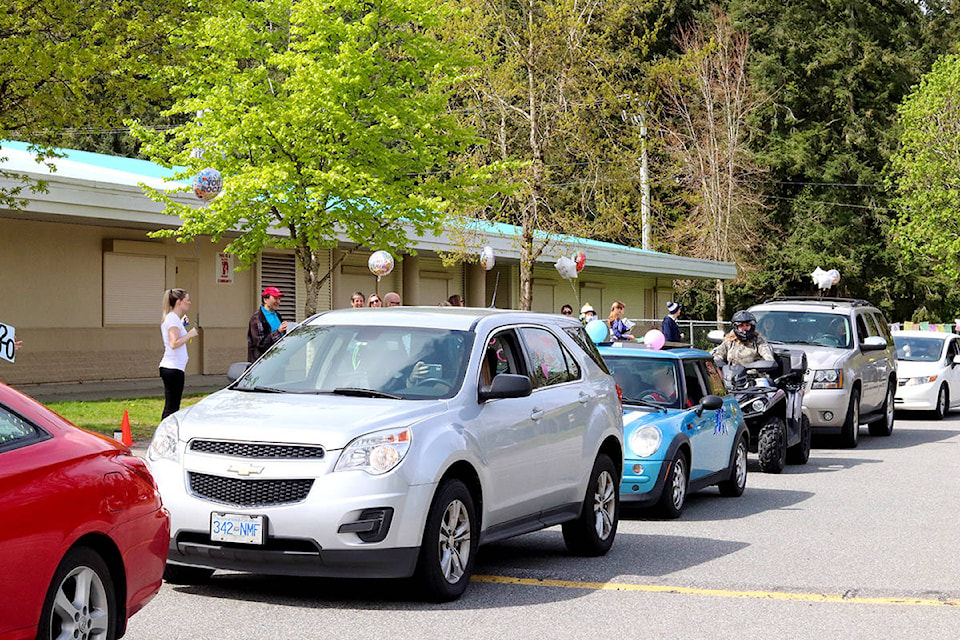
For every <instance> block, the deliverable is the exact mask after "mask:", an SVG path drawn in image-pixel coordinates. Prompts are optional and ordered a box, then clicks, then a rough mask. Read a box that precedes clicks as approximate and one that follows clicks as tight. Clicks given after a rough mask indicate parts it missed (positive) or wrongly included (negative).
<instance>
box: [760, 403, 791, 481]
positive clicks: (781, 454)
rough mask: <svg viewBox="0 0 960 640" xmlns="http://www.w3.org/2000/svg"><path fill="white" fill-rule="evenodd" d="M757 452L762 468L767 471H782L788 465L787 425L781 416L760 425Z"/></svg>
mask: <svg viewBox="0 0 960 640" xmlns="http://www.w3.org/2000/svg"><path fill="white" fill-rule="evenodd" d="M757 454H758V455H759V456H760V470H761V471H763V472H765V473H780V472H781V471H783V468H784V467H785V466H786V465H787V426H786V425H785V424H784V423H783V420H781V419H780V418H779V417H776V416H773V417H771V418H769V419H768V420H767V422H766V424H764V425H763V426H762V427H760V436H759V437H758V438H757Z"/></svg>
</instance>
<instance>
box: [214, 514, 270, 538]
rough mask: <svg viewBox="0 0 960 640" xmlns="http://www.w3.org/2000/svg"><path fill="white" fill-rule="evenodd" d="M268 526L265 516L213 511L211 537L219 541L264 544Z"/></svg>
mask: <svg viewBox="0 0 960 640" xmlns="http://www.w3.org/2000/svg"><path fill="white" fill-rule="evenodd" d="M266 526H267V524H266V518H265V517H264V516H248V515H242V514H239V513H218V512H213V513H211V514H210V539H211V540H214V541H217V542H239V543H240V544H263V533H264V529H266Z"/></svg>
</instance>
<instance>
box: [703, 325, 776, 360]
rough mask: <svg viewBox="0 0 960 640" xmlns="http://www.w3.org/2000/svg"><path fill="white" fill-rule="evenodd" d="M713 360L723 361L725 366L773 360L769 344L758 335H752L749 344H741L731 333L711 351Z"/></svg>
mask: <svg viewBox="0 0 960 640" xmlns="http://www.w3.org/2000/svg"><path fill="white" fill-rule="evenodd" d="M712 353H713V358H714V359H715V360H723V361H724V362H726V363H727V364H739V365H741V366H744V367H746V366H748V365H750V363H752V362H756V361H757V360H773V359H774V358H773V349H771V348H770V343H769V342H767V339H766V338H764V337H763V336H762V335H760V334H759V333H756V334H754V336H753V338H752V339H751V340H750V341H749V342H743V341H741V340H740V339H738V338H737V336H736V335H734V333H733V332H732V331H731V332H730V333H728V334H727V335H726V336H725V337H724V338H723V342H721V343H720V344H719V345H717V347H716V348H715V349H714V350H713V351H712Z"/></svg>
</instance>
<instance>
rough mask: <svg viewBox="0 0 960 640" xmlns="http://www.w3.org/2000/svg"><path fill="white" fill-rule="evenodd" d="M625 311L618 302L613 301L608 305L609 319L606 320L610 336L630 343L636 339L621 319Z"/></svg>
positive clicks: (625, 322) (622, 305)
mask: <svg viewBox="0 0 960 640" xmlns="http://www.w3.org/2000/svg"><path fill="white" fill-rule="evenodd" d="M625 310H626V307H625V306H624V304H623V303H622V302H620V301H619V300H614V301H613V304H611V305H610V317H609V318H608V319H607V320H608V324H609V325H610V336H611V337H612V338H613V339H614V340H619V341H621V342H632V341H634V340H636V338H634V337H633V336H632V335H631V334H630V326H629V325H628V324H627V321H626V320H624V319H623V313H624V311H625Z"/></svg>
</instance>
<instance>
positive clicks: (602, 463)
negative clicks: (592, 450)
mask: <svg viewBox="0 0 960 640" xmlns="http://www.w3.org/2000/svg"><path fill="white" fill-rule="evenodd" d="M619 521H620V475H619V474H618V473H617V468H616V467H615V466H614V465H613V461H612V460H610V458H609V457H607V456H606V455H604V454H602V453H601V454H600V455H598V456H597V459H596V461H595V462H594V463H593V470H592V471H591V472H590V482H588V483H587V494H586V495H585V496H584V498H583V506H582V507H581V509H580V517H578V518H577V519H576V520H570V521H569V522H564V523H563V526H562V529H563V542H564V544H566V545H567V551H569V552H570V553H572V554H573V555H577V556H585V557H596V556H602V555H604V554H605V553H606V552H607V551H609V550H610V547H612V546H613V539H614V538H615V537H616V536H617V523H618V522H619Z"/></svg>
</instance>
